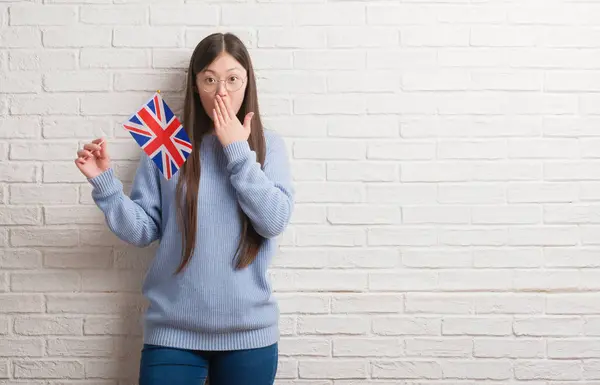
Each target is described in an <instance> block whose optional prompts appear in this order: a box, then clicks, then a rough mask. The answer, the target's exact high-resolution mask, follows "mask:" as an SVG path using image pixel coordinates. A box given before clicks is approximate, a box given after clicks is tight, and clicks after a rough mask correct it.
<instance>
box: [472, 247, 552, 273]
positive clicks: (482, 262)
mask: <svg viewBox="0 0 600 385" xmlns="http://www.w3.org/2000/svg"><path fill="white" fill-rule="evenodd" d="M542 265H543V257H542V253H541V250H539V249H536V248H517V247H511V248H506V249H491V248H490V249H479V250H474V252H473V266H474V267H496V268H506V267H540V266H542Z"/></svg>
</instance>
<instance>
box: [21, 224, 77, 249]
mask: <svg viewBox="0 0 600 385" xmlns="http://www.w3.org/2000/svg"><path fill="white" fill-rule="evenodd" d="M77 241H78V232H77V230H74V229H62V228H50V227H36V228H32V227H27V228H25V229H11V231H10V243H11V245H12V246H16V247H22V246H40V247H43V246H46V245H52V246H63V247H70V246H76V245H77Z"/></svg>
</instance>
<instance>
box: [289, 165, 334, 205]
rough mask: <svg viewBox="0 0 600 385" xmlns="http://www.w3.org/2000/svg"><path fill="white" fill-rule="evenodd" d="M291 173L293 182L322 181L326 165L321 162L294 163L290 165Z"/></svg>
mask: <svg viewBox="0 0 600 385" xmlns="http://www.w3.org/2000/svg"><path fill="white" fill-rule="evenodd" d="M291 173H292V177H293V179H294V180H295V181H324V180H325V179H327V169H326V164H325V162H322V161H302V160H300V161H294V162H293V163H292V164H291ZM294 211H295V210H294Z"/></svg>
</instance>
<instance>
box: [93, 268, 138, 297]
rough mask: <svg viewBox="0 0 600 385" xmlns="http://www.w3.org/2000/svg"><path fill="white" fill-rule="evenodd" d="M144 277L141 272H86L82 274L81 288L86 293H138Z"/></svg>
mask: <svg viewBox="0 0 600 385" xmlns="http://www.w3.org/2000/svg"><path fill="white" fill-rule="evenodd" d="M144 275H145V274H144V272H139V271H111V270H107V271H96V270H93V271H84V272H82V274H81V286H82V290H83V291H85V292H109V291H117V292H137V291H139V289H140V287H141V286H142V283H143V279H144Z"/></svg>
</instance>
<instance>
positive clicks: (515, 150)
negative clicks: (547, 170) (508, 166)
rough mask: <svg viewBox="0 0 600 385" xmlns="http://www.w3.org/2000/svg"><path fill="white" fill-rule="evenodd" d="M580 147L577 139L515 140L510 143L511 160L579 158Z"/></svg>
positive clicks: (509, 153) (509, 154)
mask: <svg viewBox="0 0 600 385" xmlns="http://www.w3.org/2000/svg"><path fill="white" fill-rule="evenodd" d="M579 151H580V146H579V142H578V141H577V140H575V139H546V140H539V139H538V140H535V141H532V140H530V139H518V140H517V139H514V140H509V141H508V156H509V157H510V158H544V159H552V158H555V159H557V158H578V157H579Z"/></svg>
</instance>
